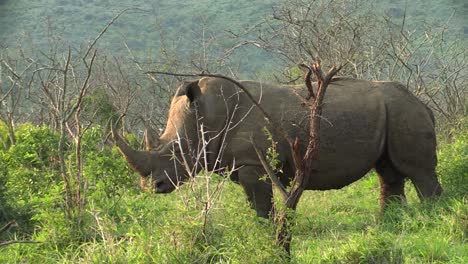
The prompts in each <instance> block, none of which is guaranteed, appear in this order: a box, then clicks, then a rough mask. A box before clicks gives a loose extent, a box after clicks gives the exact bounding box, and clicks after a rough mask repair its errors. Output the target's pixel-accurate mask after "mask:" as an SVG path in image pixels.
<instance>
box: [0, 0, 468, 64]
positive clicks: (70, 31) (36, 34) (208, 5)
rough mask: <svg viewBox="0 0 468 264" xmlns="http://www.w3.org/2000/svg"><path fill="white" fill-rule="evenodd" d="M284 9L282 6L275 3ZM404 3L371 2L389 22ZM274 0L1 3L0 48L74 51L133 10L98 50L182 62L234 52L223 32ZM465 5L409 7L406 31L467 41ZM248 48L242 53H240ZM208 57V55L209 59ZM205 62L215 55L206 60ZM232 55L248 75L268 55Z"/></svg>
mask: <svg viewBox="0 0 468 264" xmlns="http://www.w3.org/2000/svg"><path fill="white" fill-rule="evenodd" d="M282 2H288V1H282ZM406 2H407V1H404V0H393V1H382V0H380V1H377V4H376V8H377V9H379V10H381V11H382V14H386V15H388V16H390V17H393V18H394V19H402V16H403V14H404V9H405V3H406ZM275 5H278V1H273V0H265V1H263V0H262V1H248V0H240V1H235V3H234V2H232V1H229V0H221V1H214V0H196V1H195V0H191V1H186V0H174V1H160V0H156V1H145V0H135V1H128V0H113V1H109V0H36V1H28V0H1V1H0V25H1V26H0V36H1V38H0V47H15V46H17V45H20V44H21V45H31V46H33V47H36V48H39V49H47V47H48V44H49V43H50V40H51V38H52V37H53V38H60V39H62V40H63V41H65V42H66V43H68V44H69V45H71V46H73V47H78V46H79V45H83V44H85V43H87V42H88V41H90V40H91V39H93V38H94V37H95V36H96V35H97V34H98V33H99V31H100V30H101V29H102V28H103V27H104V26H105V25H106V24H107V23H108V22H109V21H110V20H111V18H112V17H114V16H115V15H116V14H117V13H118V12H119V11H121V10H123V9H125V8H129V7H135V8H138V10H130V11H128V12H126V13H125V14H124V15H123V16H122V17H121V18H119V19H118V20H117V21H116V22H115V23H114V25H113V27H112V28H111V29H110V30H109V31H108V32H107V33H106V34H105V36H104V37H103V38H102V40H101V41H100V46H101V47H103V48H105V50H106V51H107V52H108V53H110V54H112V55H113V56H126V55H127V54H128V51H127V49H126V47H125V45H124V44H123V43H124V42H126V43H127V44H128V46H129V48H130V49H132V50H133V51H134V52H136V53H137V54H140V55H141V56H142V57H145V56H152V57H155V56H156V57H157V56H158V54H159V52H160V49H161V47H162V42H164V48H166V49H167V48H169V49H173V50H175V51H177V52H179V53H182V54H185V55H184V56H183V57H187V56H189V55H190V53H191V52H196V51H197V50H200V51H201V50H202V49H203V45H202V44H201V43H200V42H202V41H203V39H205V40H210V45H211V49H212V50H213V51H219V52H222V50H224V49H227V48H229V47H231V46H232V45H234V43H235V40H233V39H232V35H231V34H228V33H227V31H228V30H229V31H232V32H242V31H244V30H245V29H246V28H249V27H252V26H255V25H257V24H258V23H260V22H261V21H262V20H263V19H264V18H265V17H267V16H271V14H272V12H273V11H272V10H273V7H274V6H275ZM467 12H468V4H467V3H464V1H457V0H453V1H448V3H447V1H443V0H432V1H429V2H428V1H423V0H417V1H409V2H408V3H407V22H406V23H407V24H414V25H423V24H424V23H430V24H434V23H435V24H437V23H447V22H448V24H449V25H450V27H451V29H452V31H451V32H453V33H454V34H461V35H459V37H460V36H461V37H466V36H467V34H468V29H467V27H466V26H465V25H466V24H467V23H466V22H467V21H466V15H465V14H466V13H467ZM247 49H248V48H247ZM213 53H214V52H213ZM211 56H217V55H216V54H211ZM238 56H248V57H249V60H248V63H247V64H249V65H250V67H248V66H243V67H246V69H242V71H249V70H251V69H255V68H258V67H264V66H265V65H263V64H262V61H263V60H265V58H267V59H268V56H271V55H265V54H262V53H261V52H260V51H255V50H253V49H250V50H249V51H247V52H246V51H245V49H244V50H243V51H242V52H241V53H240V54H238Z"/></svg>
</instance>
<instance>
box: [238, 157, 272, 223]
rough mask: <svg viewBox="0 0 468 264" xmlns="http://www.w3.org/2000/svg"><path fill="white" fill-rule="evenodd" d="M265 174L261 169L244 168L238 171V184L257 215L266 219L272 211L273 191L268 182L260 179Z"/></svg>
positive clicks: (254, 167) (253, 167)
mask: <svg viewBox="0 0 468 264" xmlns="http://www.w3.org/2000/svg"><path fill="white" fill-rule="evenodd" d="M264 174H265V172H264V170H263V169H262V168H261V167H256V166H245V167H242V168H240V169H239V171H238V177H239V183H240V185H241V186H242V187H243V188H244V191H245V193H246V194H247V198H248V200H249V202H250V205H251V206H252V208H253V209H255V211H257V215H258V216H260V217H264V218H268V216H269V214H270V211H271V209H272V207H273V206H272V200H271V199H272V198H273V190H272V186H271V183H270V182H269V181H266V180H263V179H260V178H261V177H263V175H264Z"/></svg>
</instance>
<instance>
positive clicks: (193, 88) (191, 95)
mask: <svg viewBox="0 0 468 264" xmlns="http://www.w3.org/2000/svg"><path fill="white" fill-rule="evenodd" d="M198 81H199V80H196V81H190V82H184V84H182V86H181V87H180V88H179V92H178V93H177V96H182V95H185V96H187V97H188V99H189V100H190V102H193V101H195V100H197V98H198V97H199V96H200V95H201V90H200V86H199V85H198Z"/></svg>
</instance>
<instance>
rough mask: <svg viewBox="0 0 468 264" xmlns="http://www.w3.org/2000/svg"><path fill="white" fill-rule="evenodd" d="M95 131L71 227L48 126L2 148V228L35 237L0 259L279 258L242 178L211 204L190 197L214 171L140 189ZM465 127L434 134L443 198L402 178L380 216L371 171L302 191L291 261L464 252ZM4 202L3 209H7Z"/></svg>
mask: <svg viewBox="0 0 468 264" xmlns="http://www.w3.org/2000/svg"><path fill="white" fill-rule="evenodd" d="M103 133H104V132H103V130H102V129H101V128H100V127H93V128H91V129H89V130H88V131H87V132H86V134H85V135H84V137H83V141H84V145H83V151H84V173H85V177H86V179H87V183H88V185H89V188H88V189H87V192H88V193H87V196H86V201H87V202H86V213H85V217H84V219H83V221H82V224H81V226H80V228H79V229H74V228H70V226H71V223H70V222H69V221H68V220H67V218H66V217H65V215H64V210H63V208H62V207H63V195H62V192H63V186H62V184H63V183H61V181H60V179H58V178H57V175H56V174H54V171H55V170H54V163H53V162H51V161H50V157H54V155H55V152H54V149H56V148H54V147H53V146H54V144H56V142H57V135H56V134H55V133H53V132H52V131H51V130H50V129H48V128H47V127H34V126H32V125H23V126H21V128H20V129H18V132H17V136H18V142H17V144H16V145H14V146H12V147H11V148H10V149H9V150H8V151H2V152H0V154H1V156H0V157H1V158H2V162H1V163H0V172H1V174H0V180H2V181H4V182H6V184H5V185H4V186H7V188H0V195H1V196H0V199H2V201H8V202H7V203H6V204H4V203H2V204H0V206H1V208H0V209H1V212H2V219H1V221H2V222H6V221H7V220H11V219H12V218H16V219H17V220H19V223H20V229H16V230H11V231H10V232H9V233H8V234H7V235H6V236H4V237H2V238H0V239H5V240H6V239H8V238H14V237H15V236H16V237H19V238H24V239H31V240H35V241H40V242H42V243H41V244H39V245H35V244H17V245H12V246H9V247H5V248H1V249H0V250H1V254H0V262H8V263H11V262H14V263H17V262H32V261H42V262H46V263H76V262H85V263H103V262H105V263H154V262H156V263H284V262H285V261H286V258H285V256H283V255H282V253H281V252H282V250H281V249H279V248H278V247H277V246H276V245H275V243H274V232H275V231H274V229H275V227H274V226H273V225H272V224H271V223H270V222H269V221H266V220H262V219H259V218H257V217H256V216H255V213H254V211H253V210H252V209H250V208H249V206H248V204H247V203H246V200H245V198H244V197H245V195H244V194H243V191H242V189H241V188H240V187H239V186H238V185H236V184H234V183H231V182H225V183H224V185H223V187H222V192H221V193H220V196H219V198H217V200H214V201H212V202H213V206H212V208H211V209H210V213H209V214H205V213H204V207H203V206H200V205H203V204H200V201H201V200H196V199H199V198H200V197H201V196H203V195H206V194H209V193H212V190H213V188H216V187H217V185H218V183H219V182H220V181H223V180H224V179H223V178H220V177H221V176H216V177H214V178H213V180H212V181H211V182H210V186H211V187H210V188H211V191H208V190H207V189H205V188H206V186H205V181H204V179H205V178H203V175H199V176H200V178H198V179H197V181H199V183H198V184H197V183H194V184H192V183H190V184H186V185H184V186H182V187H181V188H180V189H179V190H178V191H176V192H174V193H171V194H168V195H160V194H154V193H151V192H140V191H139V190H138V188H137V187H136V184H135V182H136V178H137V177H136V175H134V174H133V173H131V172H130V171H129V170H128V168H127V165H126V162H125V161H124V160H123V158H122V157H121V155H120V154H119V153H118V152H117V150H116V149H115V148H111V147H109V146H108V145H107V144H105V143H104V142H103V138H104V134H103ZM466 136H467V134H466V132H465V131H462V132H460V133H459V134H458V136H456V137H454V138H453V140H452V142H450V143H441V146H440V150H439V167H438V172H439V174H440V177H441V179H442V182H443V187H444V190H445V194H444V197H443V198H442V199H440V200H439V201H430V202H425V203H419V200H418V199H417V195H416V192H415V191H414V188H413V186H412V185H411V184H410V183H407V186H406V189H407V190H406V191H407V194H408V195H407V196H408V200H409V205H408V206H397V205H395V206H393V207H390V208H389V209H390V210H389V211H388V213H386V214H385V215H383V216H380V215H379V207H378V203H377V197H378V188H379V187H378V181H377V177H376V175H375V174H373V173H371V175H369V177H366V178H365V179H363V180H361V181H360V182H358V183H355V184H353V185H351V186H349V187H346V188H344V189H342V190H337V191H327V192H306V193H305V194H304V197H303V199H302V200H301V202H300V203H299V206H298V211H297V213H296V214H295V217H294V218H293V223H292V227H293V232H294V238H293V241H292V259H291V262H292V263H464V262H466V261H467V260H468V259H467V258H466V256H467V254H466V253H467V252H468V247H467V246H466V242H467V232H466V230H468V223H467V221H466V217H467V215H468V206H467V202H468V201H467V196H466V194H467V192H466V190H467V188H466V186H467V184H468V182H467V180H468V177H466V171H467V169H466V148H467V144H466V139H467V138H466ZM26 144H27V146H31V147H29V148H28V147H26ZM69 152H70V154H69V155H72V154H71V153H72V152H73V151H71V150H70V151H69ZM13 157H16V158H17V159H16V158H15V159H14V158H13ZM39 157H40V158H39ZM70 160H73V159H70ZM3 161H6V162H8V163H5V162H3ZM20 161H21V162H20ZM5 164H8V166H5ZM39 175H42V176H44V175H45V176H47V177H49V178H47V177H39ZM18 179H21V180H18ZM31 181H34V182H35V183H36V184H35V185H31V184H30V182H31ZM2 186H3V185H2ZM32 189H34V190H32ZM17 197H19V198H17ZM8 208H10V209H8ZM5 210H11V211H8V212H7V214H5V213H4V212H6V211H5ZM12 211H13V212H14V213H12ZM205 216H206V218H205Z"/></svg>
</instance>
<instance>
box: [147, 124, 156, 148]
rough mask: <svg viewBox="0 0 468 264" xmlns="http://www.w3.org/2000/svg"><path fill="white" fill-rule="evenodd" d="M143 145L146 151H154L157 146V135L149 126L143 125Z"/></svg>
mask: <svg viewBox="0 0 468 264" xmlns="http://www.w3.org/2000/svg"><path fill="white" fill-rule="evenodd" d="M145 145H146V150H147V151H151V150H155V149H156V148H157V147H158V146H159V138H158V134H157V133H156V131H155V130H154V129H153V128H152V127H151V126H150V125H149V124H145Z"/></svg>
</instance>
